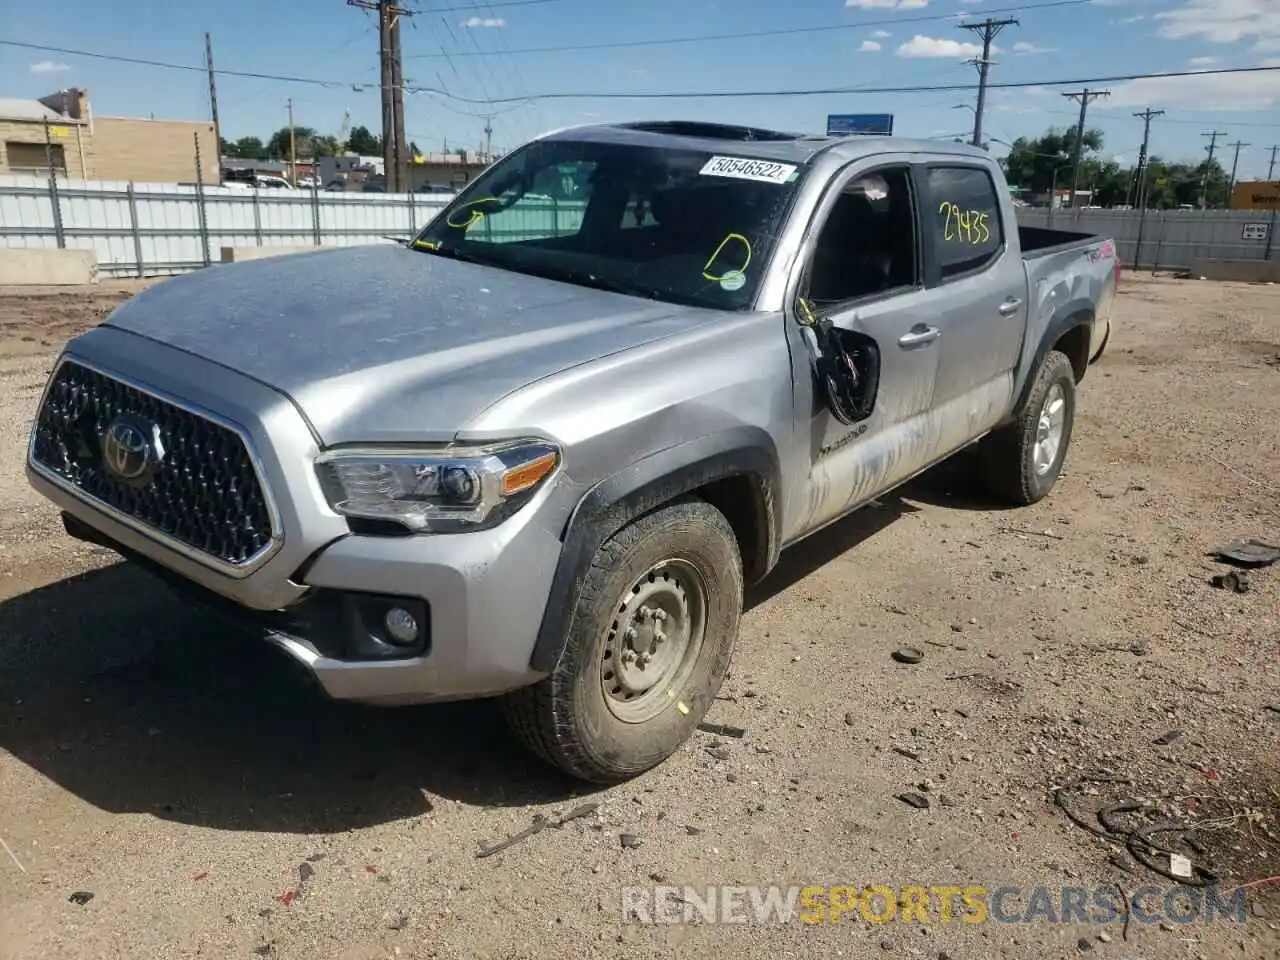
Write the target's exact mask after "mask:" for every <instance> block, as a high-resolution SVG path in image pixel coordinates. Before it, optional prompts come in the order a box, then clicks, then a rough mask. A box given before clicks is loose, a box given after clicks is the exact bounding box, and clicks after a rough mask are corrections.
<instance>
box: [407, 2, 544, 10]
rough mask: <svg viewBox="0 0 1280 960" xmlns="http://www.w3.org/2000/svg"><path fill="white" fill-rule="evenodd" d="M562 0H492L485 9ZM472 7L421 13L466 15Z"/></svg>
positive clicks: (530, 5) (444, 8) (448, 8)
mask: <svg viewBox="0 0 1280 960" xmlns="http://www.w3.org/2000/svg"><path fill="white" fill-rule="evenodd" d="M561 2H562V0H492V2H491V3H486V4H485V6H487V7H535V6H538V5H540V4H544V3H561ZM474 9H475V8H474V7H434V8H432V9H431V10H423V11H422V12H423V13H466V12H467V11H469V10H474Z"/></svg>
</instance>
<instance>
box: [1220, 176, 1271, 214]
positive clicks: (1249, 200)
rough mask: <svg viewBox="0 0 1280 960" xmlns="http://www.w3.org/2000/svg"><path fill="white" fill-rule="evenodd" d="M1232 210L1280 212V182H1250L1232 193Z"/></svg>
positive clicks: (1240, 184) (1239, 186)
mask: <svg viewBox="0 0 1280 960" xmlns="http://www.w3.org/2000/svg"><path fill="white" fill-rule="evenodd" d="M1228 206H1230V208H1231V209H1232V210H1280V180H1269V181H1268V180H1249V181H1245V182H1244V183H1237V184H1236V187H1235V189H1234V190H1232V191H1231V202H1230V204H1229V205H1228Z"/></svg>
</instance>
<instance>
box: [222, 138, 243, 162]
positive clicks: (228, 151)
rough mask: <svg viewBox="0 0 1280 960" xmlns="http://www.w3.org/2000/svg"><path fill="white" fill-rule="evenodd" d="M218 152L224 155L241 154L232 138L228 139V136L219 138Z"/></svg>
mask: <svg viewBox="0 0 1280 960" xmlns="http://www.w3.org/2000/svg"><path fill="white" fill-rule="evenodd" d="M218 152H219V153H220V154H222V155H223V156H224V157H238V156H239V154H238V153H236V145H235V144H234V143H232V142H231V141H230V140H228V139H227V138H226V137H222V138H220V139H219V140H218Z"/></svg>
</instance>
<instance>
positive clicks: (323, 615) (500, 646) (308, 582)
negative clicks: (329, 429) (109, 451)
mask: <svg viewBox="0 0 1280 960" xmlns="http://www.w3.org/2000/svg"><path fill="white" fill-rule="evenodd" d="M90 348H91V349H90ZM81 353H84V354H85V356H84V359H85V360H86V361H87V362H90V363H92V364H94V365H95V366H97V367H99V368H100V369H103V370H104V371H107V372H109V373H110V374H111V375H113V376H120V377H123V378H128V379H129V380H130V381H131V382H133V383H135V384H144V385H145V386H146V388H147V389H148V390H152V391H154V392H156V393H158V394H168V395H170V396H176V397H181V398H182V399H183V400H184V401H187V402H190V403H192V404H198V405H200V406H201V407H204V408H207V409H209V410H211V411H216V412H217V413H218V415H219V416H222V417H225V418H227V419H228V420H230V421H233V422H234V423H235V424H236V425H238V426H239V427H240V428H241V429H242V430H243V432H244V434H245V436H246V437H247V439H248V441H249V442H250V443H251V444H252V448H253V451H254V453H255V454H256V455H257V457H258V460H259V463H260V468H261V473H262V475H263V480H264V482H265V484H267V486H268V488H269V491H270V493H271V495H272V496H273V497H274V500H275V502H276V505H277V507H278V515H279V522H280V533H281V537H280V541H281V542H280V544H279V548H278V549H277V550H276V551H275V552H274V553H273V554H272V555H271V557H270V559H269V560H267V561H266V562H265V563H264V564H262V566H260V567H258V568H256V569H254V570H252V571H250V572H248V573H247V574H242V575H239V576H235V575H231V574H229V573H227V572H224V571H219V570H217V569H214V568H211V567H210V566H208V565H207V564H203V563H201V562H199V561H198V559H192V558H191V557H190V556H187V555H185V554H184V553H183V552H181V551H179V550H175V549H173V548H171V547H170V546H169V545H167V544H165V543H164V542H162V541H161V540H159V539H158V538H156V537H153V536H149V535H148V533H147V531H146V530H145V529H139V527H138V526H137V525H136V524H128V523H124V522H121V520H120V519H119V518H117V517H113V516H111V515H110V513H109V512H108V511H104V510H102V509H100V508H99V507H98V505H96V504H95V503H94V501H93V500H92V499H91V498H88V497H86V496H84V495H82V494H81V493H80V492H79V491H78V490H76V489H74V488H71V487H70V486H69V485H68V484H65V483H61V482H57V481H56V480H55V479H51V478H50V477H49V476H47V475H45V474H44V473H42V472H41V471H39V470H37V469H35V468H33V467H32V466H31V464H30V463H28V467H27V476H28V478H29V480H30V482H31V484H32V486H33V487H35V488H36V490H38V491H39V492H40V493H42V494H43V495H45V496H46V497H47V498H49V499H50V500H52V501H53V502H54V503H55V504H57V505H58V506H59V507H60V508H61V509H62V511H63V514H64V517H66V521H65V522H66V524H67V528H68V531H69V532H70V533H72V535H73V536H77V537H80V538H81V539H85V540H88V541H91V542H94V543H98V544H100V545H104V546H107V547H110V548H111V549H114V550H116V551H117V552H119V553H121V554H122V555H123V556H125V557H127V558H129V559H132V560H134V561H136V562H139V563H141V564H143V565H145V566H147V567H149V568H150V569H151V570H153V571H154V572H156V573H157V574H160V575H162V576H164V577H165V578H166V579H167V580H169V581H170V582H171V583H173V584H175V585H176V586H178V587H179V588H181V589H183V590H186V591H187V592H188V593H189V594H191V595H192V596H194V597H195V598H196V599H197V600H200V601H202V602H210V603H214V604H215V605H217V606H218V607H220V608H221V609H223V610H224V611H227V612H229V613H231V614H233V615H234V617H235V618H236V619H238V620H239V621H241V622H242V623H245V624H247V625H250V626H251V627H252V628H253V629H254V630H255V631H261V634H262V636H263V637H264V638H265V639H266V640H268V641H270V642H271V643H273V644H275V645H276V646H278V647H279V648H280V649H282V650H284V651H285V652H286V653H288V654H289V655H290V656H291V657H293V658H294V659H295V660H296V661H298V662H299V663H301V664H302V665H303V666H305V667H306V668H307V670H308V671H309V672H310V673H311V674H312V675H314V677H315V678H316V680H317V681H318V682H319V684H320V686H321V687H322V688H323V689H324V690H325V691H326V692H327V693H328V694H329V695H330V696H332V697H334V698H336V699H341V700H355V701H361V702H369V703H379V704H386V705H395V704H409V703H423V702H429V701H436V700H452V699H466V698H473V697H483V696H490V695H495V694H499V693H503V692H505V691H508V690H512V689H515V688H517V687H521V686H525V685H527V684H530V683H533V682H535V681H536V680H538V679H539V678H540V677H541V676H542V674H539V673H537V672H535V671H533V670H531V669H530V667H529V660H530V656H531V654H532V651H533V646H534V642H535V639H536V636H537V633H538V628H539V625H540V623H541V621H542V617H543V614H544V612H545V608H546V603H547V596H548V594H549V591H550V586H551V578H552V576H553V574H554V570H555V566H556V560H557V559H558V557H559V553H560V541H559V538H558V536H557V532H556V531H558V529H559V526H560V522H559V521H558V520H557V519H556V515H558V512H559V511H558V510H557V509H556V508H555V507H554V506H553V507H552V508H551V509H550V510H549V511H547V510H544V507H546V506H547V504H548V501H549V500H551V499H553V498H554V495H555V494H554V489H553V488H550V487H549V488H548V490H546V491H543V492H541V493H540V494H539V495H538V496H537V497H535V498H534V500H533V501H532V502H530V503H528V504H526V505H525V507H524V509H523V510H521V511H520V512H519V513H517V514H516V515H515V516H513V517H511V518H509V519H508V520H507V521H506V522H505V523H503V524H501V525H499V526H498V527H495V528H493V529H490V530H483V531H477V532H474V533H465V534H446V535H437V536H403V537H396V536H357V535H353V534H352V533H351V532H350V530H349V529H348V527H347V524H346V521H345V520H344V519H343V518H341V517H339V516H338V515H336V514H335V513H334V512H333V511H332V510H331V509H330V508H329V507H328V504H327V503H326V502H325V500H324V497H323V494H322V493H321V491H320V489H319V486H318V484H317V482H316V480H315V473H314V469H313V467H312V463H313V462H314V458H315V456H316V454H317V453H318V452H319V451H318V448H317V446H316V444H315V441H314V438H313V437H312V435H311V432H310V430H309V429H308V427H307V425H306V422H305V421H304V420H303V419H302V417H301V415H300V414H299V413H298V411H297V410H296V409H295V408H294V407H293V405H292V404H291V403H290V402H289V401H288V400H287V399H286V398H284V397H282V396H281V395H280V394H278V393H276V392H275V391H273V390H271V389H270V388H267V387H265V386H263V385H262V384H259V383H257V382H256V381H251V380H249V379H247V378H243V377H240V376H239V375H237V374H233V373H231V372H230V371H227V370H225V369H224V368H221V367H213V365H212V364H208V363H207V362H206V361H202V360H199V359H198V358H195V357H191V356H189V355H187V354H183V353H180V352H179V351H174V350H171V349H169V348H166V347H163V346H162V345H159V344H155V343H152V342H151V341H145V340H139V339H138V338H136V337H132V336H130V335H127V334H122V333H120V332H118V331H111V330H109V329H105V328H98V330H95V331H92V332H91V333H90V334H89V335H86V337H84V338H81V340H79V341H76V342H74V343H73V345H72V348H71V349H70V350H69V351H68V356H70V357H71V358H73V359H75V358H76V357H77V356H78V355H79V354H81ZM211 368H212V369H211ZM233 398H234V399H233ZM397 599H398V600H401V601H404V604H407V605H410V606H412V607H413V609H414V610H415V611H416V615H417V616H419V617H421V618H422V621H423V622H422V628H423V642H422V643H421V644H420V645H419V646H418V647H416V648H411V649H408V650H395V651H391V652H390V653H388V651H387V650H385V649H384V650H382V652H381V653H377V654H372V655H371V654H370V653H369V652H368V651H367V650H361V649H359V647H360V644H358V643H355V642H354V638H355V637H356V634H357V633H358V632H359V631H360V630H362V629H366V628H367V627H368V626H369V624H368V623H367V622H366V623H364V624H363V626H362V625H361V622H362V621H361V616H362V615H364V614H368V613H369V611H370V609H376V608H377V605H378V604H379V603H383V602H384V601H385V602H389V601H390V600H397ZM371 605H372V606H371ZM369 619H370V618H369V617H368V616H364V621H368V620H369ZM373 619H374V620H377V619H378V618H376V617H375V618H373ZM376 626H377V624H376V623H375V624H374V627H375V628H376Z"/></svg>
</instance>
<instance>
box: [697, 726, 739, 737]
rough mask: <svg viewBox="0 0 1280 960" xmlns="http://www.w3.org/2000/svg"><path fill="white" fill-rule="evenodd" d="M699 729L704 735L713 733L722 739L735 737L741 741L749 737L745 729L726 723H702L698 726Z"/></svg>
mask: <svg viewBox="0 0 1280 960" xmlns="http://www.w3.org/2000/svg"><path fill="white" fill-rule="evenodd" d="M698 729H699V730H701V731H702V732H703V733H713V734H715V735H716V736H720V737H734V738H735V739H737V740H741V739H742V738H743V737H745V736H746V735H747V731H746V729H745V728H744V727H731V726H729V725H728V724H724V723H700V724H698Z"/></svg>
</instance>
